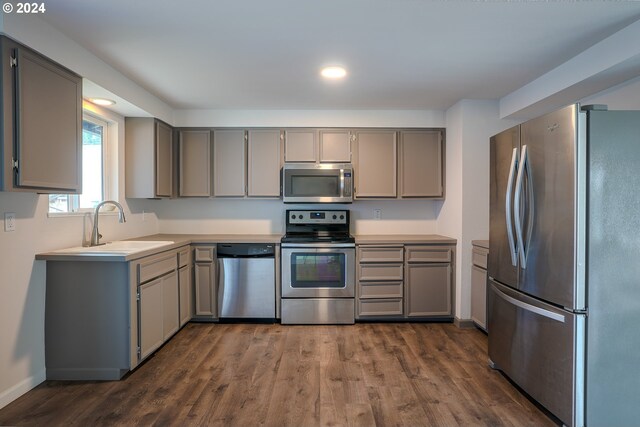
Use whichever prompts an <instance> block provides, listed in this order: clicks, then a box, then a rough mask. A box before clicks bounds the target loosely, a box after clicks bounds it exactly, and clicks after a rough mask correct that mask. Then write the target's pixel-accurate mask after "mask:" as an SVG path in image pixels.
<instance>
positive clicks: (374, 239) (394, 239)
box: [355, 234, 456, 245]
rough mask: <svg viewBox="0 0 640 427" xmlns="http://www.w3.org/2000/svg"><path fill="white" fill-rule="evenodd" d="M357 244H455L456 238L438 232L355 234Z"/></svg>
mask: <svg viewBox="0 0 640 427" xmlns="http://www.w3.org/2000/svg"><path fill="white" fill-rule="evenodd" d="M355 238H356V244H357V245H384V244H394V243H395V244H408V245H419V244H426V245H428V244H449V245H454V244H456V239H453V238H451V237H447V236H440V235H439V234H379V235H376V234H366V235H356V236H355Z"/></svg>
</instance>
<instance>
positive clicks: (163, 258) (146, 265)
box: [138, 251, 178, 284]
mask: <svg viewBox="0 0 640 427" xmlns="http://www.w3.org/2000/svg"><path fill="white" fill-rule="evenodd" d="M177 264H178V263H177V257H176V252H175V251H169V252H164V253H161V254H158V255H152V256H150V257H147V258H143V259H142V260H141V261H140V262H139V263H138V284H142V283H145V282H148V281H149V280H151V279H154V278H156V277H160V276H162V275H163V274H166V273H168V272H170V271H172V270H175V269H176V266H177Z"/></svg>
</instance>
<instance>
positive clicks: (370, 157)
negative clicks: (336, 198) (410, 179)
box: [353, 130, 398, 199]
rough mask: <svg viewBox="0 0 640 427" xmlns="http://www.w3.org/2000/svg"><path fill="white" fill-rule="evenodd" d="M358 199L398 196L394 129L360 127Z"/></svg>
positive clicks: (357, 140) (356, 160) (356, 158)
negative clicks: (364, 128) (365, 128)
mask: <svg viewBox="0 0 640 427" xmlns="http://www.w3.org/2000/svg"><path fill="white" fill-rule="evenodd" d="M354 146H355V147H354V157H353V164H354V174H355V191H354V195H355V197H356V198H357V199H366V198H395V197H396V195H397V180H396V177H397V164H398V162H397V152H398V151H397V148H398V147H397V140H396V132H395V131H392V130H389V131H387V130H380V131H378V130H359V131H357V132H356V133H355V141H354Z"/></svg>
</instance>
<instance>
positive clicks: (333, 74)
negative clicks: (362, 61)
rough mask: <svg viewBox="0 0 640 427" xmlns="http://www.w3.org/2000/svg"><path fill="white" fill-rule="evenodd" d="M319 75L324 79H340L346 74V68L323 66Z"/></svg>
mask: <svg viewBox="0 0 640 427" xmlns="http://www.w3.org/2000/svg"><path fill="white" fill-rule="evenodd" d="M320 75H321V76H322V77H324V78H325V79H342V78H344V77H345V76H346V75H347V70H345V69H344V68H342V67H324V68H323V69H322V71H320Z"/></svg>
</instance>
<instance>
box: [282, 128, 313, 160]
mask: <svg viewBox="0 0 640 427" xmlns="http://www.w3.org/2000/svg"><path fill="white" fill-rule="evenodd" d="M317 140H318V131H317V130H315V129H288V130H285V131H284V144H285V147H284V152H285V158H284V160H285V162H292V163H295V162H310V163H314V162H315V161H316V160H317V158H318V146H317Z"/></svg>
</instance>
